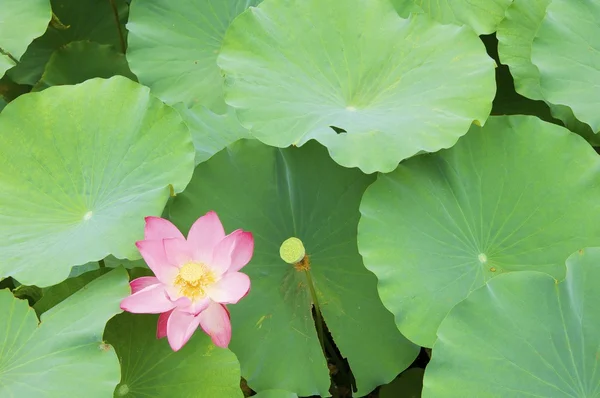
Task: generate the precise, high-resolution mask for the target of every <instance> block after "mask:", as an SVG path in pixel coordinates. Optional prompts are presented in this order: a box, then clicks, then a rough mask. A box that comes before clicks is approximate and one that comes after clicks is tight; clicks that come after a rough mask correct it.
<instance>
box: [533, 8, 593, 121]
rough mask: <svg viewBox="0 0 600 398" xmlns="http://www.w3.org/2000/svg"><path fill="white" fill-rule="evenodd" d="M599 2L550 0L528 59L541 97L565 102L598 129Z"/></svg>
mask: <svg viewBox="0 0 600 398" xmlns="http://www.w3.org/2000/svg"><path fill="white" fill-rule="evenodd" d="M599 20H600V3H599V2H597V1H594V0H581V1H569V0H553V1H552V2H551V3H550V5H548V7H547V9H546V14H545V17H544V19H543V21H542V23H541V25H540V27H539V29H538V31H537V35H536V37H535V39H534V40H533V46H532V51H531V60H532V62H533V64H534V65H535V66H537V68H538V70H539V73H540V87H541V91H542V94H543V96H544V98H545V99H547V100H548V101H549V102H551V103H553V104H560V105H566V106H568V107H570V108H571V109H572V110H573V113H574V114H575V117H577V119H579V120H581V121H582V122H584V123H587V124H588V125H590V127H591V128H592V130H593V131H594V132H597V131H600V112H598V109H599V108H600V94H599V91H598V89H597V85H598V81H599V80H600V69H599V65H600V24H598V21H599Z"/></svg>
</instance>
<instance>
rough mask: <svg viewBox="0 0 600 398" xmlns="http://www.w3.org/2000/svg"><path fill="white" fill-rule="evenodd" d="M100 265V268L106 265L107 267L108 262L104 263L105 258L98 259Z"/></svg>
mask: <svg viewBox="0 0 600 398" xmlns="http://www.w3.org/2000/svg"><path fill="white" fill-rule="evenodd" d="M98 265H99V266H100V268H105V267H106V264H104V259H102V260H99V261H98Z"/></svg>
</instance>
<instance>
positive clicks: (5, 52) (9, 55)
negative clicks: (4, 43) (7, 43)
mask: <svg viewBox="0 0 600 398" xmlns="http://www.w3.org/2000/svg"><path fill="white" fill-rule="evenodd" d="M0 54H3V55H6V56H7V57H8V58H10V60H11V61H13V62H14V63H15V65H16V64H18V63H19V61H17V59H16V58H15V57H13V56H12V54H11V53H9V52H8V51H5V50H4V49H3V48H2V47H0Z"/></svg>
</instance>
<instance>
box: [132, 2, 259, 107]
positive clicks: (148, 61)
mask: <svg viewBox="0 0 600 398" xmlns="http://www.w3.org/2000/svg"><path fill="white" fill-rule="evenodd" d="M258 3H260V0H196V1H164V0H145V1H137V2H133V4H132V6H131V15H130V17H129V22H128V23H127V29H128V30H129V38H128V39H129V47H128V50H127V59H128V60H129V64H130V66H131V69H132V70H133V71H134V72H135V74H136V75H137V76H138V78H139V79H140V82H142V83H143V84H145V85H147V86H150V87H151V88H152V91H153V92H154V93H155V94H156V95H158V97H160V98H161V99H162V100H163V101H165V102H166V103H168V104H175V103H178V102H184V103H185V105H186V106H188V107H192V106H194V105H195V104H201V105H204V106H206V107H208V108H210V109H211V110H213V111H215V112H218V113H224V112H225V111H226V108H225V102H224V101H223V88H222V86H223V76H222V75H221V71H220V70H219V68H218V66H217V62H216V60H217V55H218V54H219V50H220V49H221V42H222V40H223V36H224V35H225V31H226V30H227V27H228V26H229V24H230V23H231V21H233V19H234V18H235V17H236V16H238V15H239V14H240V13H241V12H243V11H244V10H245V9H247V8H248V7H250V6H254V5H257V4H258Z"/></svg>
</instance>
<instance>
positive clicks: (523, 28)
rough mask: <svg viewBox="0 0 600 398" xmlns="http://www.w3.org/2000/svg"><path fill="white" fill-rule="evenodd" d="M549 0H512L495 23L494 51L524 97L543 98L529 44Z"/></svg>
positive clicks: (516, 88) (542, 17)
mask: <svg viewBox="0 0 600 398" xmlns="http://www.w3.org/2000/svg"><path fill="white" fill-rule="evenodd" d="M550 2H551V0H514V1H513V3H512V4H511V5H510V6H509V7H508V9H507V10H506V18H505V19H504V20H503V21H502V22H501V23H500V25H499V26H498V32H497V33H496V36H497V37H498V55H499V57H500V60H501V61H502V63H503V64H506V65H508V67H509V68H510V72H511V74H512V76H513V77H514V79H515V83H514V84H515V90H516V91H517V92H518V93H519V94H521V95H524V96H525V97H528V98H532V99H536V100H542V99H544V97H543V95H542V92H541V89H540V74H539V71H538V69H537V67H536V66H535V65H533V64H532V63H531V45H532V44H533V39H534V38H535V34H536V32H537V30H538V29H539V27H540V24H541V23H542V20H543V19H544V15H545V14H546V8H547V7H548V4H550Z"/></svg>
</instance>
